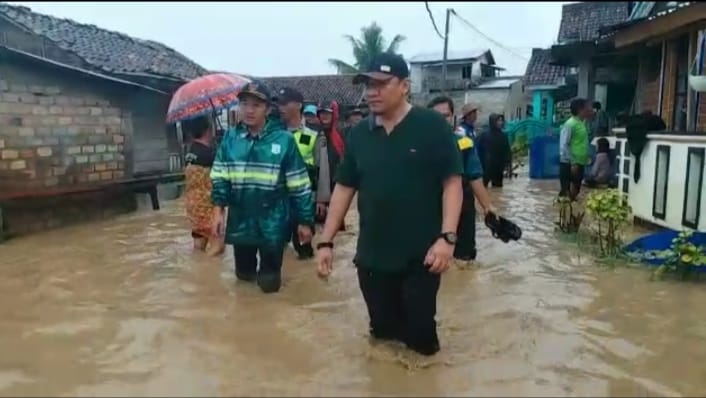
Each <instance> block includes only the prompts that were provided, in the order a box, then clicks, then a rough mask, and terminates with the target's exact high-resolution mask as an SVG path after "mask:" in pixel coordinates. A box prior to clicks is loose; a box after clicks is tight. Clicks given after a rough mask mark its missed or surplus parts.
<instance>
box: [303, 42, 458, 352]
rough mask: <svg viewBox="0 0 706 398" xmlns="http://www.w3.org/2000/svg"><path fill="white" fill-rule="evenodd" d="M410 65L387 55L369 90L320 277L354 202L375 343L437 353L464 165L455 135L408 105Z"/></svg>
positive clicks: (321, 253)
mask: <svg viewBox="0 0 706 398" xmlns="http://www.w3.org/2000/svg"><path fill="white" fill-rule="evenodd" d="M408 78H409V70H408V68H407V63H406V62H405V60H404V59H403V58H402V57H401V56H399V55H396V54H392V53H384V54H381V55H379V56H377V57H376V58H375V59H373V60H372V62H371V64H370V65H369V68H368V69H367V72H366V73H363V74H359V75H357V76H356V77H355V78H354V81H353V82H354V84H360V83H364V84H365V85H366V95H367V100H368V105H369V107H370V113H371V114H370V116H369V117H368V118H366V119H364V120H363V121H361V122H360V123H359V124H358V125H356V126H355V127H354V128H353V130H352V131H351V135H350V137H349V141H348V142H347V145H346V150H345V154H344V155H343V160H342V162H341V166H340V167H339V169H338V174H337V178H336V187H335V188H334V191H333V195H332V198H331V204H330V206H329V211H328V216H327V218H326V223H325V225H324V229H323V232H322V234H321V235H322V236H321V241H320V242H319V243H318V244H317V261H318V272H319V275H320V276H321V277H328V276H329V275H330V273H331V271H332V269H333V268H332V267H333V251H332V249H333V246H334V244H333V238H334V236H335V235H336V232H337V231H338V228H339V226H340V225H341V223H342V222H343V218H344V216H345V214H346V212H347V211H348V208H349V206H350V204H351V201H352V200H353V196H354V195H355V194H356V192H357V193H358V211H359V215H360V233H359V235H358V245H357V250H356V260H355V261H354V262H355V264H356V266H357V268H358V283H359V286H360V290H361V292H362V293H363V298H364V299H365V303H366V305H367V308H368V315H369V317H370V333H371V334H372V336H373V337H374V338H377V339H383V340H398V341H402V342H404V343H405V344H406V345H407V347H409V348H410V349H412V350H414V351H416V352H418V353H420V354H423V355H433V354H435V353H436V352H438V351H439V340H438V336H437V332H436V321H435V319H434V318H435V316H436V296H437V292H438V290H439V284H440V281H441V274H442V273H443V272H444V271H446V270H447V269H448V266H449V262H450V260H451V258H452V255H453V250H454V245H455V244H456V232H455V231H456V227H457V224H458V216H459V214H460V212H461V203H462V200H463V190H462V187H461V183H462V178H461V176H462V174H463V163H462V162H461V154H460V152H459V150H458V147H457V144H456V139H455V137H454V135H453V130H452V128H451V126H449V124H448V123H446V121H445V120H444V118H442V117H441V116H439V115H438V114H437V113H436V112H433V111H431V110H428V109H424V108H418V107H413V106H412V105H411V104H410V103H409V102H408V101H407V98H408V94H409V88H410V82H409V79H408Z"/></svg>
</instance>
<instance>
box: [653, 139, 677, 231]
mask: <svg viewBox="0 0 706 398" xmlns="http://www.w3.org/2000/svg"><path fill="white" fill-rule="evenodd" d="M664 150H666V152H664V153H665V155H664V156H665V157H666V160H665V161H666V162H667V165H666V173H665V179H664V188H663V189H662V195H663V196H664V200H663V201H662V206H663V209H661V210H662V212H661V213H660V212H659V211H658V210H657V208H656V206H657V188H658V187H657V181H658V178H659V164H660V158H661V156H660V154H661V153H663V151H664ZM671 155H672V148H671V147H670V146H669V145H657V152H656V157H655V177H654V184H653V188H652V217H654V218H657V219H660V220H665V219H666V218H667V199H668V197H667V187H668V186H669V183H668V181H669V166H670V163H671Z"/></svg>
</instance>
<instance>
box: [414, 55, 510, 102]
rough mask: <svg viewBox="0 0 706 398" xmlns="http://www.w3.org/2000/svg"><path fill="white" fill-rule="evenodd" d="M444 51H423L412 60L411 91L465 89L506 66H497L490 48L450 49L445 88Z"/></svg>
mask: <svg viewBox="0 0 706 398" xmlns="http://www.w3.org/2000/svg"><path fill="white" fill-rule="evenodd" d="M443 59H444V57H443V54H441V53H424V54H418V55H415V56H413V57H412V58H410V59H409V64H410V71H409V74H410V80H411V81H412V87H411V93H412V95H418V94H423V93H439V92H441V91H444V89H446V91H465V90H467V89H468V88H470V87H472V86H473V85H475V84H477V83H478V82H480V81H482V80H483V79H488V78H494V77H496V76H497V74H498V72H499V71H502V70H503V69H502V68H500V67H498V66H496V65H495V58H493V53H492V52H490V50H488V49H475V50H467V51H458V52H453V51H449V52H448V54H447V57H446V87H444V80H443Z"/></svg>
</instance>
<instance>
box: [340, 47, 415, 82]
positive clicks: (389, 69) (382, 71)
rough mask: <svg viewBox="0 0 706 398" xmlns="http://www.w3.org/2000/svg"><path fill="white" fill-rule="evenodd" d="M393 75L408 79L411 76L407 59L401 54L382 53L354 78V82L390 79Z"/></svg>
mask: <svg viewBox="0 0 706 398" xmlns="http://www.w3.org/2000/svg"><path fill="white" fill-rule="evenodd" d="M393 77H397V78H399V79H406V78H408V77H409V67H407V61H405V60H404V58H402V56H401V55H397V54H394V53H382V54H380V55H378V56H377V57H375V58H374V59H373V60H372V62H371V63H370V65H369V66H368V68H367V69H366V70H365V72H363V73H359V74H357V75H356V76H355V77H354V78H353V84H362V83H365V82H367V81H368V80H383V81H385V80H390V79H392V78H393Z"/></svg>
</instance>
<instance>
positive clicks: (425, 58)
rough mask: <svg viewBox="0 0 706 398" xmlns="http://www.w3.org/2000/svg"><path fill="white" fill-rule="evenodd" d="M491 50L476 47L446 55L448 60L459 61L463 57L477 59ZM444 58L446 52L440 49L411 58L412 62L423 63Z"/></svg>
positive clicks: (450, 52)
mask: <svg viewBox="0 0 706 398" xmlns="http://www.w3.org/2000/svg"><path fill="white" fill-rule="evenodd" d="M487 52H490V49H488V48H483V49H479V48H474V49H469V50H462V51H449V52H448V54H447V55H446V59H447V60H448V61H458V60H462V59H475V58H480V57H482V56H483V55H484V54H485V53H487ZM443 59H444V53H443V52H440V51H435V52H429V53H421V54H417V55H415V56H413V57H412V58H410V59H409V63H410V64H422V63H427V62H439V61H442V60H443Z"/></svg>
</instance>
